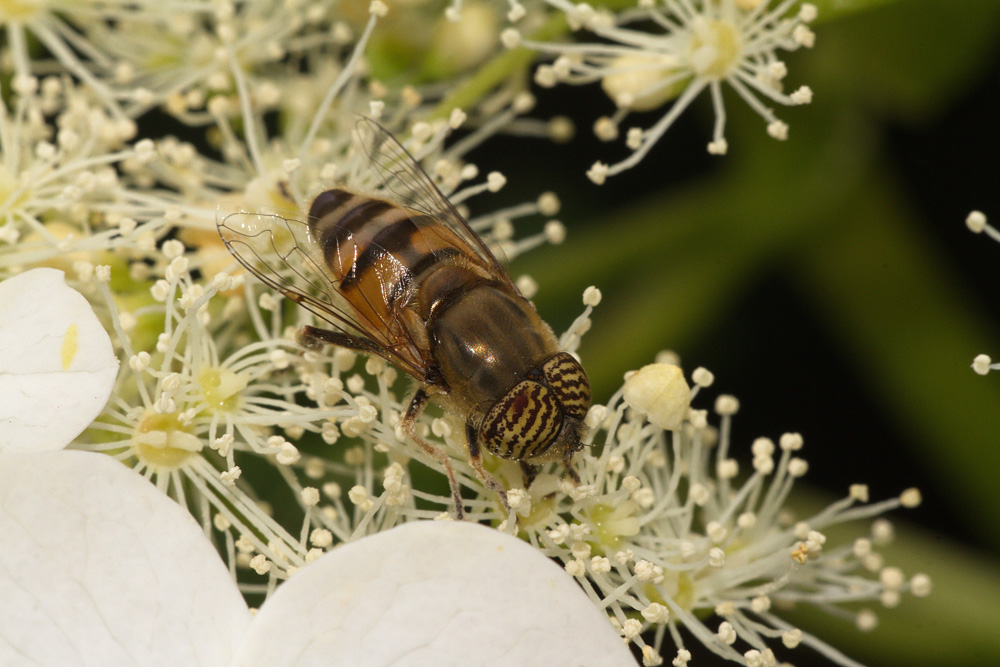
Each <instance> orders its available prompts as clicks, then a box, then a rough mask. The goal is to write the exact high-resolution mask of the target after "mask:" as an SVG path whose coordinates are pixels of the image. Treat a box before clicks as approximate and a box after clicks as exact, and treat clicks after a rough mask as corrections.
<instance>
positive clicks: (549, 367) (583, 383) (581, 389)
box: [542, 352, 590, 419]
mask: <svg viewBox="0 0 1000 667" xmlns="http://www.w3.org/2000/svg"><path fill="white" fill-rule="evenodd" d="M542 373H544V374H545V379H546V380H547V381H548V383H549V387H550V388H551V389H552V393H553V394H555V398H556V400H558V401H559V405H560V406H562V411H563V412H564V413H565V414H567V415H569V416H570V417H576V418H577V419H583V418H584V417H586V416H587V411H588V410H590V380H588V379H587V373H586V371H584V370H583V366H581V365H580V362H579V361H577V360H576V359H574V358H573V355H571V354H569V353H568V352H560V353H559V354H557V355H556V356H554V357H552V358H551V359H549V360H548V361H546V362H545V364H543V365H542Z"/></svg>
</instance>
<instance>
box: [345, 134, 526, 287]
mask: <svg viewBox="0 0 1000 667" xmlns="http://www.w3.org/2000/svg"><path fill="white" fill-rule="evenodd" d="M355 136H356V139H357V142H358V145H359V146H360V147H361V149H362V150H363V151H364V152H365V153H366V154H367V155H368V161H369V168H370V169H371V171H372V176H373V177H374V179H375V182H377V183H378V184H379V189H378V190H376V192H377V193H380V194H383V196H385V197H386V198H387V199H391V200H393V201H396V202H398V203H400V204H402V205H403V206H405V207H407V208H410V209H413V210H415V211H417V212H418V213H422V214H423V215H426V216H428V217H429V218H433V219H434V220H437V221H438V222H440V223H441V224H442V225H444V226H445V227H446V228H447V229H448V230H449V231H450V232H452V233H453V234H455V235H456V236H457V237H458V238H460V239H462V241H463V242H464V244H465V245H466V246H468V247H469V248H470V249H471V250H472V251H473V252H474V253H475V255H476V257H477V258H478V259H479V261H480V263H481V264H482V266H483V268H485V269H486V270H487V271H488V272H489V273H490V275H491V276H493V277H494V278H495V279H496V280H500V281H503V282H506V283H507V284H508V285H509V286H510V288H511V289H512V290H514V292H515V293H517V294H519V293H520V292H519V291H518V289H517V287H515V286H514V283H513V282H512V281H511V279H510V275H509V274H508V273H507V270H506V269H505V268H504V266H503V264H502V263H501V262H500V261H499V260H497V258H496V256H495V255H494V254H493V252H492V251H490V249H489V247H488V246H487V245H486V243H485V242H484V241H483V239H482V238H480V236H479V235H478V234H477V233H476V232H475V231H473V229H472V228H471V227H469V223H468V222H466V221H465V218H463V217H462V216H461V214H460V213H459V212H458V211H456V210H455V207H454V206H453V205H452V204H451V202H450V201H448V198H447V197H445V196H444V194H443V193H442V192H441V191H440V190H439V189H438V187H437V186H436V185H435V184H434V181H433V180H431V177H430V176H428V175H427V172H425V171H424V170H423V168H422V167H421V166H420V165H419V164H418V163H417V161H416V160H415V159H414V158H413V156H412V155H410V153H409V152H408V151H407V150H406V149H405V148H403V146H402V145H401V144H400V143H399V142H398V141H397V140H396V138H395V137H393V136H392V134H390V133H389V131H388V130H386V129H385V128H384V127H382V126H381V125H379V124H378V123H376V122H375V121H374V120H372V119H370V118H366V117H364V116H362V117H361V118H359V119H358V122H357V124H356V126H355Z"/></svg>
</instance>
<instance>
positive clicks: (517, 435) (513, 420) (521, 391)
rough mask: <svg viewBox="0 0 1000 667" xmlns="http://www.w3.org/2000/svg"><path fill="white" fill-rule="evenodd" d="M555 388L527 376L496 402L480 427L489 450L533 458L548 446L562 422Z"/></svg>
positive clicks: (500, 454) (519, 457) (521, 458)
mask: <svg viewBox="0 0 1000 667" xmlns="http://www.w3.org/2000/svg"><path fill="white" fill-rule="evenodd" d="M562 419H563V418H562V412H561V411H560V410H559V404H558V402H557V401H556V398H555V396H554V395H553V393H552V391H550V390H549V389H548V388H547V387H546V386H545V385H542V384H539V383H537V382H533V381H531V380H525V381H524V382H520V383H518V384H516V385H514V388H513V389H511V390H510V391H508V392H507V393H506V394H504V395H503V398H501V399H500V400H499V401H497V402H496V403H494V404H493V407H492V408H490V410H489V412H487V413H486V417H485V418H483V423H482V425H481V426H480V427H479V437H480V439H481V440H482V443H483V446H484V447H486V449H487V450H489V451H490V452H492V453H493V454H496V455H497V456H499V457H502V458H505V459H518V460H525V459H532V458H535V457H537V456H540V455H541V454H543V453H545V451H546V450H547V449H548V448H549V445H551V444H552V441H553V440H555V437H556V435H557V434H558V433H559V427H560V426H562Z"/></svg>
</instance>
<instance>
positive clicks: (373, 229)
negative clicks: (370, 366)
mask: <svg viewBox="0 0 1000 667" xmlns="http://www.w3.org/2000/svg"><path fill="white" fill-rule="evenodd" d="M309 231H310V233H311V234H312V235H313V237H314V239H315V240H316V241H317V242H318V244H319V247H320V248H321V249H322V252H323V261H324V262H325V263H326V266H327V267H328V268H329V269H330V272H331V274H332V276H333V278H334V279H335V280H336V281H337V290H338V291H339V292H340V293H341V294H342V295H343V296H344V298H346V299H347V300H348V301H349V302H350V303H351V305H352V306H354V308H355V309H357V311H358V313H359V314H360V315H361V317H362V318H363V319H364V320H367V321H368V322H369V324H370V325H371V326H373V327H378V328H382V327H383V326H391V323H393V322H396V321H397V318H394V317H392V313H393V312H394V311H395V310H396V309H398V308H399V307H401V306H403V305H406V302H407V300H408V299H409V297H410V293H411V289H410V288H411V286H412V285H414V283H415V282H417V281H418V280H419V278H420V276H421V275H423V274H425V273H426V272H428V271H429V270H431V269H433V268H434V267H435V265H437V264H438V263H439V262H441V261H442V260H446V259H448V258H451V257H455V256H460V255H461V256H472V257H475V254H474V253H473V251H472V250H471V248H469V246H468V245H467V244H466V243H465V242H464V241H462V239H461V238H459V237H458V236H457V235H456V234H455V233H454V232H452V231H451V230H449V229H448V228H447V227H445V226H444V225H442V224H441V223H440V222H438V221H437V220H435V219H434V218H431V217H428V216H426V215H420V214H418V213H416V212H414V211H412V210H409V209H406V208H403V207H401V206H398V205H396V204H393V203H391V202H388V201H385V200H382V199H375V198H373V197H368V196H365V195H359V194H356V193H353V192H349V191H347V190H342V189H339V188H335V189H333V190H327V191H326V192H323V193H321V194H320V195H319V196H317V197H316V199H315V200H314V201H313V204H312V207H311V208H310V210H309ZM391 333H399V332H391Z"/></svg>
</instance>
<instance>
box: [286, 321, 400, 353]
mask: <svg viewBox="0 0 1000 667" xmlns="http://www.w3.org/2000/svg"><path fill="white" fill-rule="evenodd" d="M297 338H298V343H299V345H301V346H302V347H304V348H306V349H309V350H317V349H319V348H321V347H323V346H324V345H336V346H337V347H343V348H346V349H348V350H355V351H357V352H365V353H367V354H374V355H377V356H382V348H380V347H379V346H378V344H376V343H374V342H372V341H370V340H368V339H367V338H362V337H360V336H352V335H350V334H346V333H344V332H342V331H330V330H329V329H320V328H318V327H311V326H309V325H308V324H307V325H306V326H304V327H302V328H301V329H299V333H298V337H297Z"/></svg>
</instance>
